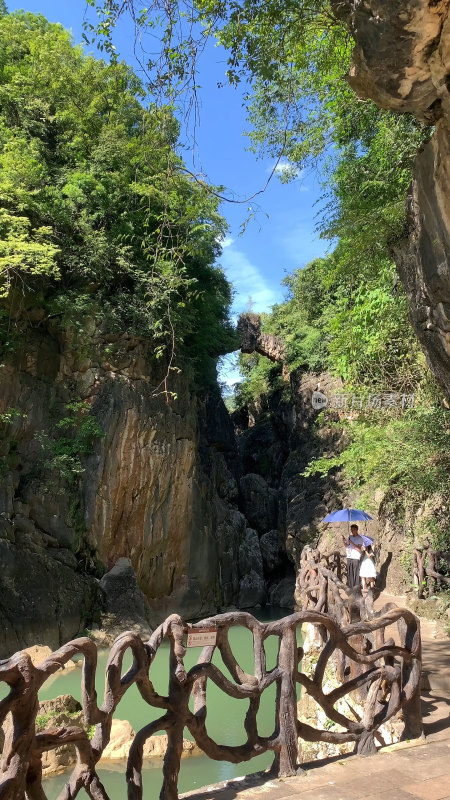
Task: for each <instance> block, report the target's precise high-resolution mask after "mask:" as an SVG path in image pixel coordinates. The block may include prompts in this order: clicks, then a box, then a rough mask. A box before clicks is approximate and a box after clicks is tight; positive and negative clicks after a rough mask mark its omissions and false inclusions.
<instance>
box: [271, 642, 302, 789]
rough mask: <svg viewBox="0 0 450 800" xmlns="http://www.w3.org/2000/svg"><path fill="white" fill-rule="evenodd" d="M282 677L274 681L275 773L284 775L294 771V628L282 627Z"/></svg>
mask: <svg viewBox="0 0 450 800" xmlns="http://www.w3.org/2000/svg"><path fill="white" fill-rule="evenodd" d="M278 666H279V668H280V671H281V679H280V680H279V681H278V682H277V684H278V685H277V701H276V702H277V717H278V729H279V733H278V739H279V745H280V749H279V764H278V776H279V777H280V778H287V777H289V776H292V775H295V774H296V773H297V767H298V764H297V762H298V736H297V689H296V675H297V638H296V629H295V628H294V629H293V628H291V627H286V628H285V629H284V630H283V634H282V636H281V641H280V649H279V652H278Z"/></svg>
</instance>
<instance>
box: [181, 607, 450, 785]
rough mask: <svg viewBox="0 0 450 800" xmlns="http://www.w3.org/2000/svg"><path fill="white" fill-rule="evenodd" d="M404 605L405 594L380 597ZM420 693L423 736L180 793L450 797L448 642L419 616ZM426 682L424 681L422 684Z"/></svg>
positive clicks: (449, 674)
mask: <svg viewBox="0 0 450 800" xmlns="http://www.w3.org/2000/svg"><path fill="white" fill-rule="evenodd" d="M387 602H396V603H397V604H398V605H404V603H403V598H400V597H399V598H397V597H391V596H388V595H383V596H381V598H380V599H379V600H378V601H377V604H376V607H377V608H381V606H382V605H384V604H385V603H387ZM421 629H422V643H423V659H424V671H425V673H427V676H428V680H429V686H428V688H429V690H428V691H423V692H422V709H423V719H424V732H425V738H424V739H416V740H414V741H411V742H401V743H399V744H395V745H390V746H389V747H384V748H382V749H381V750H379V751H378V754H377V755H375V756H369V757H366V758H363V757H361V756H340V757H338V758H335V759H328V760H327V761H326V762H324V761H322V762H320V761H315V762H311V763H309V764H304V765H303V767H304V769H305V772H304V774H303V775H301V776H298V777H295V778H287V779H285V780H278V779H268V778H267V775H264V774H259V775H255V776H247V777H246V778H237V779H235V780H231V781H226V782H225V783H223V784H217V785H215V786H208V787H205V788H204V789H202V790H200V791H195V792H189V793H188V794H186V795H182V797H185V798H189V800H284V798H286V800H291V798H292V800H293V798H296V797H299V798H300V797H301V799H302V800H380V799H381V798H384V797H386V800H450V640H449V639H448V638H446V639H439V638H436V626H435V625H434V623H432V622H428V621H427V620H423V623H422V625H421ZM425 685H426V684H425Z"/></svg>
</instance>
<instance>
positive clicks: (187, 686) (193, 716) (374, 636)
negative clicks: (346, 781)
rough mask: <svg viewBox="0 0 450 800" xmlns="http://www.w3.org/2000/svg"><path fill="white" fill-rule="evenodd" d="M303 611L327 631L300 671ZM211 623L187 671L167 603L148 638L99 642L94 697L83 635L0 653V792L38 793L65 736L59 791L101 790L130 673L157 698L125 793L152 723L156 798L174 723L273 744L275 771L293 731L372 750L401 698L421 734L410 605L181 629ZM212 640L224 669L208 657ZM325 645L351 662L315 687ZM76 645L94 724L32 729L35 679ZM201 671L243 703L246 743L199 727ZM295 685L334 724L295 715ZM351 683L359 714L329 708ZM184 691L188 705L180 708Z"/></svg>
mask: <svg viewBox="0 0 450 800" xmlns="http://www.w3.org/2000/svg"><path fill="white" fill-rule="evenodd" d="M394 622H396V623H397V624H398V626H399V629H400V632H401V645H397V646H396V645H394V643H393V641H391V640H389V641H386V642H385V641H384V630H385V628H386V626H388V625H390V624H392V623H394ZM306 623H307V624H311V625H315V626H320V628H321V629H322V630H325V631H326V633H327V638H326V643H325V645H324V646H323V649H322V651H321V654H320V657H319V660H318V662H317V665H316V667H315V671H314V674H313V675H311V676H308V675H306V674H304V673H302V672H301V660H302V656H303V651H302V648H301V647H298V645H297V630H298V629H299V627H300V626H302V625H304V624H306ZM237 625H238V626H243V627H244V628H247V629H248V630H249V631H251V633H252V635H253V652H254V671H253V674H249V673H247V672H245V671H244V670H243V669H242V667H241V666H240V665H239V662H238V659H237V658H236V657H235V655H234V653H233V652H232V649H231V646H230V642H229V636H228V634H229V631H230V629H231V628H232V627H234V626H237ZM211 626H212V627H213V628H214V629H216V631H217V638H216V644H215V645H210V646H206V647H204V648H203V649H202V651H201V654H200V657H199V659H198V663H197V664H196V665H195V666H194V667H192V668H191V669H190V670H189V671H186V669H185V666H184V661H183V659H184V656H185V652H186V651H185V646H184V636H185V633H186V630H187V626H186V625H185V624H184V623H183V620H182V619H181V618H180V617H179V616H178V615H172V616H170V617H168V618H167V619H166V621H165V622H164V623H163V624H162V625H160V627H159V628H157V630H156V631H155V632H154V633H153V635H152V636H151V638H150V639H149V640H148V641H147V642H142V640H141V639H140V638H139V636H138V635H136V634H134V633H124V634H122V635H121V636H119V637H118V639H117V640H116V641H115V643H114V645H113V646H112V648H111V651H110V655H109V659H108V663H107V667H106V685H105V695H104V699H103V704H102V705H101V706H100V707H99V705H98V703H97V695H96V691H95V675H96V666H97V650H96V646H95V645H94V643H93V642H92V641H91V640H90V639H87V638H81V639H76V640H74V641H72V642H69V643H68V644H66V645H64V646H63V647H61V648H60V649H59V650H57V651H56V652H55V653H53V654H52V655H51V656H49V657H48V658H47V659H46V660H45V661H44V662H43V663H41V664H40V665H39V666H33V664H32V662H31V659H30V656H29V655H28V654H27V653H25V652H20V653H16V654H15V655H14V656H12V657H11V658H9V659H7V660H5V661H2V662H0V680H2V681H4V682H5V683H7V684H8V685H9V687H10V692H9V694H8V696H7V697H6V698H5V699H4V700H2V701H1V703H0V721H1V722H2V723H3V722H4V721H5V720H6V725H5V731H6V732H5V744H4V749H3V757H2V763H1V773H0V798H1V800H17V799H18V798H30V800H45V798H46V794H45V790H44V788H43V786H45V782H44V784H43V783H42V765H41V757H42V754H43V752H44V751H46V750H50V749H52V748H55V747H58V746H60V745H62V744H65V743H67V742H72V743H73V744H74V745H75V748H76V750H77V755H78V761H77V764H76V766H75V768H74V770H73V772H72V774H71V775H70V778H69V780H68V782H67V783H66V785H65V787H64V789H63V790H62V792H61V793H60V796H59V797H60V800H63V799H64V800H69V798H74V797H75V796H76V795H77V794H78V793H79V791H80V790H81V789H84V790H85V792H86V793H87V795H88V796H89V797H91V798H95V800H107V798H108V795H107V793H106V791H105V788H104V787H103V785H102V783H101V781H100V779H99V777H98V774H97V771H96V768H97V764H98V762H99V760H100V758H101V755H102V753H103V751H104V749H105V747H106V745H107V744H108V742H109V739H110V734H111V726H112V719H113V715H114V712H115V710H116V708H117V706H118V704H119V701H121V700H122V698H123V697H124V696H125V695H126V692H127V691H128V689H129V688H130V687H131V686H133V684H136V686H137V688H138V690H139V692H140V695H141V697H142V700H143V701H144V702H146V703H148V705H149V706H151V707H156V708H159V709H161V712H162V715H161V716H160V717H159V719H157V720H156V721H154V722H150V723H149V724H148V725H146V726H145V727H144V728H142V729H141V730H140V731H138V732H137V734H136V736H135V738H134V739H133V742H132V745H131V748H130V752H129V757H128V764H127V768H126V782H127V787H128V789H127V791H128V798H129V799H132V800H138V798H142V797H143V785H142V765H143V747H144V743H145V741H146V740H147V739H148V738H149V737H151V736H152V735H153V734H155V733H156V732H157V731H165V732H166V733H167V736H168V747H167V752H166V755H165V758H164V764H163V785H162V790H161V797H162V798H163V800H176V798H177V796H178V790H177V783H178V773H179V769H180V758H181V753H182V747H183V731H184V728H185V727H186V728H187V729H188V730H189V731H190V733H191V735H192V736H193V738H194V739H195V741H196V743H197V744H198V746H199V747H200V748H201V749H202V750H203V751H204V753H206V755H208V756H209V757H210V758H212V759H215V760H220V761H231V762H233V763H239V762H242V761H248V760H249V759H251V758H253V757H254V756H257V755H260V754H261V753H264V752H266V751H272V752H273V755H274V762H273V770H274V772H275V773H276V774H277V775H279V776H289V775H294V774H296V772H297V770H298V767H299V762H300V761H301V753H300V752H299V737H300V740H301V739H304V740H306V741H326V742H337V743H340V742H348V741H350V742H354V743H355V751H356V752H357V753H360V754H368V753H372V752H374V750H375V748H374V735H375V733H376V731H377V729H378V728H379V726H380V725H382V724H383V723H384V722H386V721H387V720H389V719H390V718H391V717H393V716H394V715H395V714H396V713H397V712H398V710H399V709H400V708H403V713H404V716H405V721H406V725H407V728H408V731H407V735H408V736H409V737H410V736H418V735H420V733H421V718H420V712H419V711H418V709H417V703H416V698H417V692H418V687H419V680H420V667H421V663H420V631H419V627H418V622H417V619H416V618H415V617H414V615H413V614H411V613H410V612H409V611H406V610H404V609H399V608H389V609H387V610H386V612H385V613H383V614H380V615H378V616H376V618H374V619H372V620H364V621H359V622H356V623H352V624H347V622H344V624H342V625H340V624H338V622H337V621H336V620H335V619H333V618H332V617H331V616H330V615H329V614H325V613H322V612H319V611H310V610H306V611H300V612H297V613H294V614H291V615H290V616H288V617H285V618H284V619H280V620H278V621H275V622H270V623H261V622H258V620H256V619H255V618H254V617H253V616H252V615H251V614H247V613H244V612H230V613H227V614H220V615H217V616H214V617H210V618H209V619H206V620H203V621H202V622H199V623H196V624H195V625H192V626H189V630H190V631H201V630H202V628H205V627H207V628H211ZM269 636H276V637H278V641H279V649H278V657H277V663H276V666H275V667H274V668H273V669H270V670H268V669H267V667H266V654H265V648H264V642H265V640H266V639H267V637H269ZM164 639H168V641H169V645H170V656H169V675H168V681H169V686H168V694H167V696H161V695H159V694H158V693H157V692H156V691H155V689H154V687H153V685H152V682H151V667H152V663H153V660H154V658H155V655H156V653H157V651H158V649H159V647H160V645H161V643H162V642H163V640H164ZM369 641H371V642H373V643H374V646H373V648H372V649H370V648H369V647H368V646H367V642H369ZM216 649H217V650H218V651H219V652H220V655H221V658H222V662H223V664H224V665H225V667H226V669H227V670H228V673H229V676H227V675H225V674H224V673H223V672H222V670H221V669H220V667H219V666H216V665H215V664H213V663H212V657H213V654H214V652H215V650H216ZM128 650H131V652H132V655H133V663H132V666H131V667H130V668H129V669H128V670H127V671H126V672H125V674H122V663H123V658H124V655H125V653H126V652H127V651H128ZM336 652H338V653H340V654H341V656H342V658H344V659H345V660H346V662H347V663H349V664H351V665H353V666H352V670H351V674H349V675H345V676H344V680H343V684H342V686H339V687H338V688H336V689H334V690H333V691H331V692H329V693H328V694H326V693H325V692H324V689H323V683H324V674H325V669H326V667H327V664H328V661H329V659H330V658H331V657H332V656H333V655H334V654H335V653H336ZM76 655H82V656H83V657H84V665H83V671H82V678H81V682H82V703H83V712H84V716H85V721H86V724H87V725H89V726H92V725H94V726H95V733H94V736H93V738H92V740H89V738H88V736H87V734H86V732H85V731H84V730H82V729H81V728H79V727H76V726H67V727H62V728H58V729H55V728H49V729H47V730H44V731H42V732H38V731H37V730H36V715H37V711H38V693H39V690H40V688H41V687H42V686H43V684H44V683H45V681H46V680H47V679H48V678H50V676H52V675H53V674H54V673H55V672H56V671H57V670H58V669H60V668H61V667H62V666H63V665H64V664H65V663H66V662H67V661H68V660H69V659H71V658H73V657H74V656H76ZM208 680H209V681H212V682H213V683H214V684H216V686H218V687H219V688H220V689H221V690H222V691H223V692H224V693H225V694H227V695H229V696H230V697H234V698H237V699H240V700H243V701H244V702H246V703H248V709H247V713H246V716H245V721H244V728H245V732H246V735H247V741H246V742H245V744H241V745H237V746H230V745H224V744H220V743H217V742H215V741H214V740H213V739H212V738H211V737H210V736H209V734H208V729H207V724H206V723H207V713H206V712H207V686H208ZM271 684H276V700H275V709H274V710H275V724H274V731H273V733H272V735H271V736H260V734H259V733H258V726H257V713H258V709H259V705H260V700H261V695H262V694H263V692H264V691H265V690H266V689H267V688H268V687H269V686H270V685H271ZM297 685H298V686H300V687H301V690H302V692H307V693H308V694H309V695H310V696H311V697H312V698H314V700H315V701H316V702H317V703H318V705H319V706H320V707H321V708H322V709H323V710H324V711H325V713H326V716H327V717H328V718H329V719H330V720H332V721H333V722H334V723H335V725H336V726H339V730H337V731H331V730H320V729H316V728H314V727H312V726H309V725H306V724H303V723H301V722H300V721H299V719H298V715H297ZM362 687H365V689H366V704H365V713H364V716H363V718H362V719H361V720H360V721H355V720H354V719H348V718H347V717H346V716H345V715H344V714H342V713H340V712H338V711H337V710H336V709H335V704H336V703H337V701H338V700H339V699H340V698H342V697H344V696H345V695H347V694H348V693H349V692H352V691H355V690H357V689H361V688H362ZM191 695H192V696H193V710H192V711H191V710H190V708H189V699H190V696H191ZM8 715H9V716H8ZM8 720H9V721H8Z"/></svg>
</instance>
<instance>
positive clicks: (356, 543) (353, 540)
mask: <svg viewBox="0 0 450 800" xmlns="http://www.w3.org/2000/svg"><path fill="white" fill-rule="evenodd" d="M342 541H343V542H344V544H345V556H346V558H347V584H348V586H349V588H350V589H356V588H357V587H358V586H359V570H360V567H361V556H362V549H363V545H364V542H363V539H362V536H360V535H359V528H358V526H357V525H356V523H354V524H353V525H350V535H349V537H348V539H346V538H345V536H343V537H342Z"/></svg>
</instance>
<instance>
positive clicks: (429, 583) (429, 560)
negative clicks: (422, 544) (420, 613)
mask: <svg viewBox="0 0 450 800" xmlns="http://www.w3.org/2000/svg"><path fill="white" fill-rule="evenodd" d="M439 562H444V563H445V564H446V565H447V567H448V568H449V570H450V552H446V551H444V550H433V548H432V547H426V548H422V549H420V548H415V549H414V553H413V583H414V585H415V586H417V596H418V597H419V598H423V597H424V596H425V594H427V595H428V597H431V595H433V594H434V593H435V591H436V588H437V587H438V584H439V583H443V584H445V585H446V586H450V577H449V575H443V573H442V572H439V567H438V565H439Z"/></svg>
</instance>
